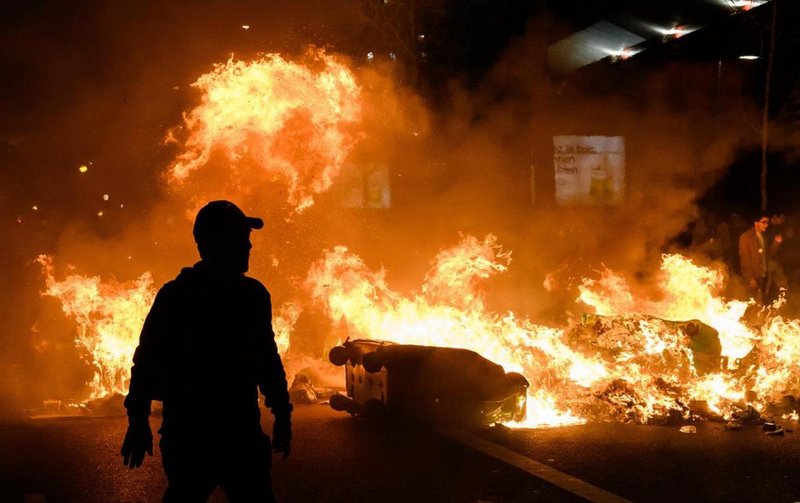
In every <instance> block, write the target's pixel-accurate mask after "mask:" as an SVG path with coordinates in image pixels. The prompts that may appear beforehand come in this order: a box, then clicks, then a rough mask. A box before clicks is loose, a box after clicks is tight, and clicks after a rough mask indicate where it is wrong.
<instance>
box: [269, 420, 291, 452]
mask: <svg viewBox="0 0 800 503" xmlns="http://www.w3.org/2000/svg"><path fill="white" fill-rule="evenodd" d="M272 451H273V452H282V453H283V459H286V458H288V457H289V453H290V452H292V414H291V413H290V412H283V413H280V414H276V415H275V421H274V422H273V423H272Z"/></svg>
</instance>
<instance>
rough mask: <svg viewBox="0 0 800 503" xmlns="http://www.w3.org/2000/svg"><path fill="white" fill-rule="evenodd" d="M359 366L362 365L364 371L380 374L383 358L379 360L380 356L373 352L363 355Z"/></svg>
mask: <svg viewBox="0 0 800 503" xmlns="http://www.w3.org/2000/svg"><path fill="white" fill-rule="evenodd" d="M361 364H362V365H364V370H366V371H367V372H371V373H373V374H374V373H376V372H380V371H381V369H382V368H383V358H381V355H379V354H378V353H377V351H373V352H372V353H367V354H365V355H364V357H363V358H362V360H361Z"/></svg>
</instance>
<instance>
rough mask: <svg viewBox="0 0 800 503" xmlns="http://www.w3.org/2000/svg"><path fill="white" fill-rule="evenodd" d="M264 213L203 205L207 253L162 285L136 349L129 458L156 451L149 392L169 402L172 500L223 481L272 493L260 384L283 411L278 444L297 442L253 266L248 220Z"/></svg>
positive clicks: (268, 310)
mask: <svg viewBox="0 0 800 503" xmlns="http://www.w3.org/2000/svg"><path fill="white" fill-rule="evenodd" d="M263 226H264V222H263V221H262V220H261V219H259V218H253V217H248V216H245V214H244V213H243V212H242V211H241V210H240V209H239V208H238V207H236V205H234V204H233V203H231V202H228V201H212V202H210V203H208V204H207V205H206V206H204V207H203V208H202V209H201V210H200V211H199V212H198V214H197V218H196V219H195V222H194V239H195V242H196V243H197V248H198V250H199V252H200V257H201V260H200V262H198V263H196V264H195V265H194V266H193V267H186V268H184V269H182V270H181V272H180V274H179V275H178V277H177V278H175V279H174V280H173V281H170V282H169V283H167V284H165V285H164V286H163V287H162V288H161V290H160V291H159V292H158V295H157V296H156V299H155V301H154V303H153V307H152V308H151V309H150V313H149V314H148V315H147V319H146V320H145V322H144V327H143V328H142V333H141V336H140V339H139V347H137V348H136V352H135V354H134V356H133V364H134V365H133V369H132V371H131V385H130V391H129V393H128V396H127V397H126V399H125V407H126V409H127V410H128V432H127V433H126V435H125V441H124V442H123V445H122V456H123V459H124V463H125V465H126V466H130V467H131V468H136V467H139V466H141V464H142V462H143V460H144V455H145V452H147V453H148V454H151V455H152V453H153V436H152V433H151V431H150V423H149V415H150V403H151V400H161V401H162V402H163V421H162V425H161V429H160V430H159V433H160V434H161V441H160V443H159V445H160V447H161V456H162V461H163V464H164V472H165V473H166V475H167V479H168V480H169V485H168V487H167V491H166V493H165V494H164V501H165V502H175V501H177V502H193V501H206V499H207V498H208V496H209V495H210V494H211V493H212V492H213V491H214V489H215V488H216V486H218V485H219V486H220V487H221V488H222V490H223V491H224V492H225V494H226V495H227V496H228V498H229V500H230V501H248V502H250V501H259V502H260V501H274V497H273V495H272V479H271V476H270V468H271V464H272V462H271V457H272V452H271V449H270V438H269V437H268V436H267V435H265V434H264V433H263V431H262V429H261V425H260V417H261V413H260V411H259V407H258V389H260V390H261V392H262V393H263V394H264V395H265V397H266V400H265V403H266V405H267V407H270V408H271V409H272V413H273V415H274V416H275V421H274V424H273V436H272V446H273V447H274V450H275V451H276V452H283V457H284V458H285V457H287V456H288V455H289V452H290V445H291V438H292V428H291V412H292V405H291V404H290V403H289V394H288V391H287V386H286V374H285V372H284V369H283V364H282V362H281V359H280V356H279V355H278V350H277V347H276V345H275V340H274V333H273V331H272V306H271V302H270V295H269V292H268V291H267V289H266V288H264V286H263V285H262V284H261V283H260V282H258V281H257V280H255V279H253V278H248V277H246V276H245V275H244V273H245V272H246V271H247V270H248V268H249V259H250V249H251V248H252V245H251V244H250V230H251V229H261V228H262V227H263Z"/></svg>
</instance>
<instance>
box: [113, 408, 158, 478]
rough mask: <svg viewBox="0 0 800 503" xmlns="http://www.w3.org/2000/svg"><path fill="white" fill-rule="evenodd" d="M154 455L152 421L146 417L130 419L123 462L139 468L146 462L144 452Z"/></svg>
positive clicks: (123, 450) (122, 452) (124, 442)
mask: <svg viewBox="0 0 800 503" xmlns="http://www.w3.org/2000/svg"><path fill="white" fill-rule="evenodd" d="M145 452H146V453H147V454H149V455H151V456H152V455H153V433H152V432H151V431H150V421H149V419H148V418H144V419H138V418H137V419H134V418H132V417H131V418H129V419H128V431H127V432H126V433H125V440H123V442H122V449H121V450H120V454H122V464H123V465H125V466H128V467H130V468H139V467H140V466H142V463H143V462H144V453H145Z"/></svg>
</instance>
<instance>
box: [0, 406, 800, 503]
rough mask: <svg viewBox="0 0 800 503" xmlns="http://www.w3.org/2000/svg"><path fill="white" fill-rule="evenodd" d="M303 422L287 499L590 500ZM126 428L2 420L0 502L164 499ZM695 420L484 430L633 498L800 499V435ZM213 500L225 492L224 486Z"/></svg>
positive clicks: (453, 448) (417, 441)
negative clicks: (693, 429)
mask: <svg viewBox="0 0 800 503" xmlns="http://www.w3.org/2000/svg"><path fill="white" fill-rule="evenodd" d="M156 421H157V419H154V420H153V422H154V424H155V422H156ZM294 423H295V442H294V450H293V453H292V456H291V457H290V458H289V459H288V460H282V459H278V458H277V457H276V459H275V463H274V469H273V472H274V478H275V493H276V495H277V496H278V498H279V500H280V501H287V502H292V501H298V502H302V501H309V502H315V501H331V502H337V501H347V502H354V501H355V502H359V501H365V502H366V501H370V502H401V501H402V502H408V501H420V502H450V501H453V502H473V503H478V502H486V503H489V502H528V501H536V502H572V501H582V500H581V499H580V498H578V497H577V496H575V495H573V494H571V493H569V492H567V491H565V490H563V489H560V488H558V487H556V486H554V485H551V484H549V483H547V482H544V481H542V480H540V479H538V478H536V477H534V476H532V475H530V474H528V473H525V472H524V471H522V470H520V469H518V468H515V467H513V466H509V465H507V464H505V463H503V462H501V461H499V460H497V459H494V458H492V457H490V456H487V455H485V454H483V453H481V452H478V451H475V450H473V449H471V448H468V447H465V446H463V445H461V444H459V443H457V442H455V441H453V440H449V439H448V438H445V437H443V436H441V435H439V434H437V433H434V432H428V431H425V430H419V429H415V428H411V427H407V426H404V425H402V424H401V425H391V426H387V425H385V424H379V423H375V422H371V421H363V420H355V419H353V418H350V417H349V416H347V415H346V414H342V413H337V412H334V411H332V410H330V409H329V408H328V407H327V406H326V405H309V406H298V407H297V408H296V410H295V421H294ZM125 426H126V420H125V418H124V417H103V418H90V417H78V418H58V419H45V420H36V421H30V420H29V421H17V422H14V423H4V424H0V502H3V503H5V502H14V501H21V502H26V503H34V502H62V501H63V502H67V501H68V502H140V501H141V502H146V501H159V500H160V498H161V494H162V493H163V491H164V488H165V486H166V480H165V478H164V475H163V473H162V472H161V461H160V457H159V453H158V451H157V450H156V455H155V456H154V457H152V458H147V459H146V461H145V465H144V467H143V468H141V469H139V470H129V469H126V468H124V467H123V466H122V464H121V458H120V457H119V455H118V450H119V443H120V440H121V438H122V436H123V434H124V430H125ZM265 426H268V425H266V424H265ZM696 426H697V433H695V434H687V433H681V432H680V431H679V429H678V426H636V425H624V424H593V425H586V426H576V427H567V428H554V429H542V430H508V429H505V428H492V429H487V430H483V431H480V432H477V436H479V437H482V438H485V439H489V440H491V442H492V443H494V444H496V445H500V446H504V447H506V448H508V449H509V450H511V451H514V452H517V453H520V454H523V455H524V456H527V457H528V458H531V459H534V460H537V461H539V462H541V463H544V464H546V465H548V466H550V467H553V468H555V469H557V470H560V471H561V472H565V473H567V474H569V475H572V476H575V477H578V478H580V479H582V480H584V481H587V482H589V483H591V484H594V485H595V486H598V487H600V488H602V489H605V490H607V491H610V492H611V493H614V494H616V495H619V496H621V497H624V498H627V499H629V500H632V501H639V502H660V501H671V502H674V501H679V502H795V501H800V440H799V439H798V435H800V433H795V432H790V433H786V434H785V435H784V436H782V437H772V436H767V435H765V434H764V433H763V432H762V431H761V429H760V428H759V427H757V426H755V425H754V426H751V427H746V428H744V429H742V430H739V431H727V430H725V429H724V427H723V425H722V424H720V423H698V424H696ZM789 426H790V427H791V426H792V425H789ZM794 426H797V425H796V424H794ZM211 501H226V500H225V498H224V496H223V495H222V494H221V493H219V492H217V493H215V494H214V496H212V499H211Z"/></svg>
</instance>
